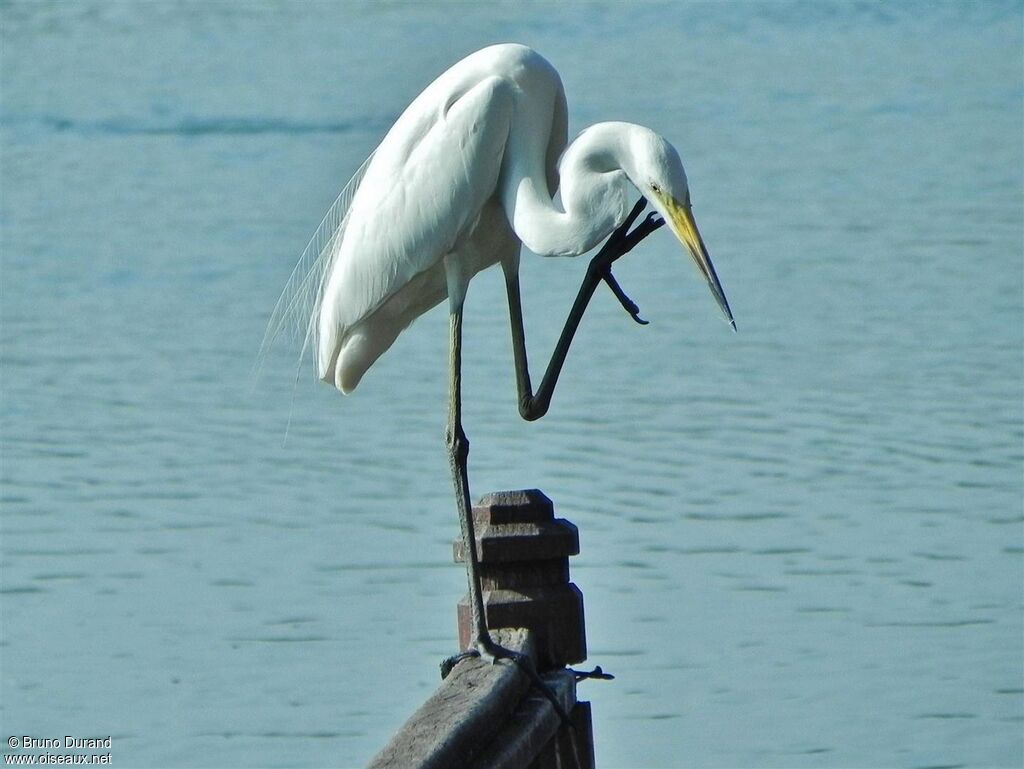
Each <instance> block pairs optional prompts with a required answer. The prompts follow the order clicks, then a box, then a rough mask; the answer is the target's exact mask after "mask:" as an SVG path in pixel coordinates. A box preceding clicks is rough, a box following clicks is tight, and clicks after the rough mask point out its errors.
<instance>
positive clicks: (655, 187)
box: [651, 182, 661, 193]
mask: <svg viewBox="0 0 1024 769" xmlns="http://www.w3.org/2000/svg"><path fill="white" fill-rule="evenodd" d="M651 189H652V190H653V191H654V192H657V193H660V192H661V187H659V186H658V185H657V184H655V183H654V182H651Z"/></svg>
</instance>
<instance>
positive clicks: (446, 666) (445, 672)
mask: <svg viewBox="0 0 1024 769" xmlns="http://www.w3.org/2000/svg"><path fill="white" fill-rule="evenodd" d="M479 656H480V652H479V651H477V650H476V649H467V650H466V651H464V652H459V653H458V654H453V655H452V656H451V657H446V658H445V659H443V660H441V680H442V681H443V680H444V679H446V678H447V677H448V676H449V675H450V674H451V672H452V671H453V670H454V669H455V666H456V665H458V664H459V663H460V662H462V660H465V659H469V658H470V657H479Z"/></svg>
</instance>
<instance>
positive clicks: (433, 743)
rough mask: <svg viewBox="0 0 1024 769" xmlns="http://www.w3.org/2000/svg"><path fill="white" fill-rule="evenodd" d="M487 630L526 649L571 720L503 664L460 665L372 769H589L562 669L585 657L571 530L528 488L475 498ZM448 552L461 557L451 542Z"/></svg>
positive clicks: (473, 661) (583, 713)
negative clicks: (565, 719) (572, 571)
mask: <svg viewBox="0 0 1024 769" xmlns="http://www.w3.org/2000/svg"><path fill="white" fill-rule="evenodd" d="M473 516H474V521H475V524H476V526H475V528H476V538H477V542H476V545H477V553H478V555H479V560H480V568H481V575H482V580H483V598H484V610H485V614H486V620H487V626H488V628H490V630H491V634H492V637H493V638H494V639H495V641H496V642H497V643H498V644H500V645H502V646H504V647H506V648H508V649H511V650H514V651H518V652H521V653H523V654H526V655H528V656H529V657H530V659H531V660H532V661H533V663H534V665H535V666H536V668H537V671H538V673H539V674H540V676H541V678H542V679H543V680H544V683H545V685H546V686H547V687H548V689H549V690H550V694H551V695H552V696H554V698H555V699H556V700H557V701H558V702H559V703H560V705H561V707H562V709H563V711H565V712H566V713H567V714H568V716H569V721H570V722H571V726H569V725H566V724H565V723H563V722H562V720H561V719H560V718H559V716H558V714H557V713H556V711H555V709H554V707H553V706H552V705H551V703H550V702H549V700H548V698H547V697H545V696H544V695H542V694H540V693H539V692H538V691H537V690H536V688H535V687H533V685H532V682H531V681H530V678H529V677H528V676H527V675H526V674H525V673H524V672H523V671H522V670H521V669H520V668H519V667H518V666H517V665H515V664H513V663H512V662H511V661H509V660H501V662H500V664H490V663H487V662H485V661H483V660H480V659H479V658H468V659H465V660H463V661H461V662H459V663H458V664H457V665H456V666H455V668H454V669H453V670H452V672H451V674H450V675H449V676H448V677H447V678H446V679H445V680H444V681H443V682H442V684H441V686H440V688H439V689H438V690H437V691H436V692H435V693H434V694H433V695H432V696H431V697H430V698H429V699H428V700H427V701H426V702H425V703H424V704H423V705H422V706H421V707H420V708H419V709H418V710H417V711H416V712H415V713H413V715H412V716H411V717H410V718H409V720H408V721H406V723H405V725H404V726H403V727H402V728H401V729H400V730H399V732H398V733H397V734H396V735H395V736H394V737H393V738H392V739H391V741H390V742H389V743H388V744H387V745H386V746H385V747H384V748H383V749H382V750H381V752H380V753H378V754H377V756H376V757H375V758H374V759H373V761H372V762H371V763H370V765H369V766H370V767H371V769H399V767H400V768H401V769H435V768H436V769H442V768H443V769H593V767H594V743H593V732H592V727H591V716H590V703H589V702H579V701H577V699H576V676H575V675H574V673H573V672H572V671H571V670H568V669H567V668H566V666H567V665H570V664H574V663H577V662H582V661H583V660H584V659H586V656H587V642H586V633H585V628H584V623H583V594H582V593H581V592H580V590H579V588H577V587H576V585H574V584H572V583H571V582H570V581H569V556H571V555H576V554H578V553H579V533H578V531H577V529H576V527H575V526H574V525H573V524H571V523H569V522H568V521H566V520H564V519H560V518H555V515H554V506H553V505H552V503H551V500H550V499H548V498H547V497H546V496H545V495H544V494H543V493H541V492H540V491H538V490H536V489H530V490H525V491H503V492H498V493H494V494H488V495H486V496H485V497H484V498H483V499H481V500H480V503H479V504H477V505H476V506H474V508H473ZM454 549H455V560H456V561H461V560H464V558H465V555H466V554H465V552H464V547H463V543H462V541H461V540H457V541H456V542H455V547H454ZM457 615H458V625H459V643H460V647H461V648H463V649H465V648H467V647H468V645H469V641H470V638H471V627H472V616H471V611H470V607H469V601H468V597H465V598H463V599H462V600H461V601H460V602H459V604H458V609H457Z"/></svg>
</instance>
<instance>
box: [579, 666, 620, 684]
mask: <svg viewBox="0 0 1024 769" xmlns="http://www.w3.org/2000/svg"><path fill="white" fill-rule="evenodd" d="M569 672H570V673H572V674H573V675H574V676H575V677H576V680H577V681H582V680H583V679H585V678H598V679H600V680H602V681H612V680H614V679H615V676H613V675H612V674H611V673H605V672H604V670H602V669H601V666H600V665H598V666H597V667H595V668H594V669H593V670H573V669H572V668H569Z"/></svg>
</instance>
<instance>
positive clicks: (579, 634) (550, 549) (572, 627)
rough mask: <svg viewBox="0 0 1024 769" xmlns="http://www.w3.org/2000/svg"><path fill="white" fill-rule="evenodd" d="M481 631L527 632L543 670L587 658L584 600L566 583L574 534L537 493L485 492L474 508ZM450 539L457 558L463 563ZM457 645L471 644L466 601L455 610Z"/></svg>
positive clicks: (576, 547) (575, 549) (576, 546)
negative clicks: (482, 614)
mask: <svg viewBox="0 0 1024 769" xmlns="http://www.w3.org/2000/svg"><path fill="white" fill-rule="evenodd" d="M473 520H474V523H475V527H474V528H475V529H476V541H477V554H478V556H479V561H480V572H481V577H482V582H483V585H482V588H483V598H484V611H485V613H486V615H487V627H488V628H489V629H491V630H496V629H499V628H513V627H522V628H528V629H530V630H532V631H533V634H534V641H535V643H536V644H537V656H538V666H539V668H540V669H541V670H547V669H549V668H560V667H564V666H565V665H572V664H575V663H577V662H582V661H583V660H585V659H586V658H587V638H586V628H585V626H584V619H583V594H582V593H581V592H580V589H579V588H578V587H576V585H574V584H573V583H571V582H570V581H569V556H571V555H577V554H579V552H580V538H579V531H578V530H577V528H576V527H575V526H574V525H573V524H571V523H569V521H567V520H565V519H564V518H555V511H554V505H553V504H552V503H551V500H550V499H548V498H547V496H545V494H544V493H543V492H541V491H538V490H537V489H527V490H523V491H499V492H496V493H493V494H487V495H486V496H484V497H483V499H481V500H480V502H479V503H478V504H477V505H475V506H474V507H473ZM463 550H464V548H463V543H462V540H461V539H457V540H455V560H456V561H464V560H465V555H466V554H465V553H464V552H463ZM458 621H459V647H460V648H462V649H465V648H467V647H468V646H469V642H470V638H471V637H472V622H473V617H472V611H471V610H470V605H469V596H464V597H463V599H462V600H461V601H460V602H459V606H458Z"/></svg>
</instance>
